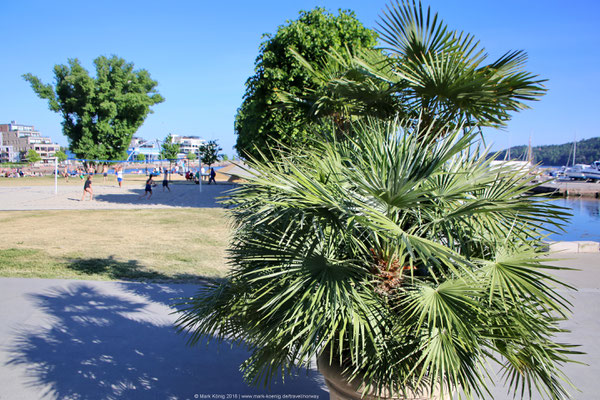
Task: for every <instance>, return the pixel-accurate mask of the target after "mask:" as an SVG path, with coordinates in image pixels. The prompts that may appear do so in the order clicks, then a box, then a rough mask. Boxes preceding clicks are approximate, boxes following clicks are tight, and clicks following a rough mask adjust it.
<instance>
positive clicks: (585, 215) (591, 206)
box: [549, 199, 600, 242]
mask: <svg viewBox="0 0 600 400" xmlns="http://www.w3.org/2000/svg"><path fill="white" fill-rule="evenodd" d="M552 203H554V204H556V205H559V206H563V207H568V208H570V209H571V210H572V211H571V213H572V214H573V217H571V222H570V223H569V225H567V226H566V227H565V230H566V232H564V233H561V234H557V235H551V236H550V237H549V239H550V240H564V241H576V240H593V241H595V242H600V201H599V200H594V199H556V200H552Z"/></svg>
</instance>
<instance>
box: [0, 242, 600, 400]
mask: <svg viewBox="0 0 600 400" xmlns="http://www.w3.org/2000/svg"><path fill="white" fill-rule="evenodd" d="M556 257H557V258H559V261H557V262H555V263H556V264H557V265H562V266H567V267H574V268H578V269H580V270H581V271H558V272H557V273H556V275H557V276H558V277H559V279H561V280H563V281H564V282H566V283H569V284H571V285H574V286H576V287H577V288H578V291H577V292H564V293H565V294H566V295H567V296H568V298H569V299H570V300H571V301H572V303H573V316H572V318H571V319H570V320H569V321H567V322H566V323H565V324H564V326H565V327H566V328H569V329H571V330H572V333H570V334H568V335H565V337H564V338H563V339H564V341H566V342H569V343H576V344H580V345H581V348H580V350H581V351H584V352H586V353H587V354H585V355H582V356H580V357H577V360H578V361H581V362H583V363H586V364H588V366H585V365H576V364H570V365H567V366H566V368H565V371H566V373H567V375H568V376H569V377H570V378H571V379H572V380H573V382H574V383H575V385H576V386H578V387H579V389H580V390H581V392H573V399H578V400H590V399H597V398H600V379H598V377H599V376H600V344H599V341H598V338H599V332H600V307H599V305H600V254H598V253H578V254H561V255H558V256H556ZM196 288H197V286H195V285H184V284H146V283H129V282H127V283H125V282H97V281H68V280H42V279H16V278H2V279H0V310H1V311H0V399H41V398H48V399H196V398H205V399H206V398H219V399H241V398H242V396H246V395H251V394H254V395H256V397H254V398H269V397H267V396H268V395H274V397H271V398H278V399H284V398H287V399H309V398H313V399H316V398H319V399H327V398H328V394H327V389H326V387H325V386H324V383H323V380H322V378H321V376H320V375H319V374H318V373H317V372H316V371H315V370H314V369H311V370H310V371H309V372H308V374H306V373H304V372H302V373H301V374H300V375H299V376H297V377H296V378H295V379H292V380H286V382H285V384H282V383H281V382H278V383H276V384H274V385H273V386H272V387H271V390H270V391H268V390H266V389H254V388H249V387H248V386H246V385H245V384H244V383H243V381H242V376H241V373H240V372H239V370H238V368H239V365H240V364H241V363H242V362H243V360H244V359H245V357H246V356H247V353H246V351H245V350H244V349H242V348H239V347H233V348H232V347H230V346H229V345H228V344H222V345H220V346H217V345H216V344H215V343H211V344H210V345H209V346H201V347H194V348H189V347H187V346H186V344H185V341H186V338H185V337H184V336H182V335H179V334H177V333H176V332H175V330H174V328H173V325H172V324H173V321H174V320H175V316H174V315H172V314H171V312H172V309H171V308H170V307H169V305H170V304H173V303H174V302H176V300H174V299H175V298H179V297H187V296H191V295H193V294H194V292H195V290H196ZM492 392H493V394H494V395H495V398H496V399H509V398H512V396H511V395H508V394H507V393H506V390H505V389H503V388H502V386H501V385H498V386H497V387H495V388H493V389H492ZM284 395H289V396H288V397H285V396H284ZM236 396H237V397H236ZM532 398H533V399H541V396H539V395H536V394H534V396H533V397H532Z"/></svg>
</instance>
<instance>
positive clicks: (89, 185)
mask: <svg viewBox="0 0 600 400" xmlns="http://www.w3.org/2000/svg"><path fill="white" fill-rule="evenodd" d="M86 193H89V194H90V201H91V200H93V199H94V191H93V190H92V175H88V177H87V179H86V181H85V183H84V185H83V196H81V201H83V200H85V194H86Z"/></svg>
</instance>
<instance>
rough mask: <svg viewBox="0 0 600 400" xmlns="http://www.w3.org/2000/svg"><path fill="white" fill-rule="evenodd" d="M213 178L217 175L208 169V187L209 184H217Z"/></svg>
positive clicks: (212, 169) (213, 170)
mask: <svg viewBox="0 0 600 400" xmlns="http://www.w3.org/2000/svg"><path fill="white" fill-rule="evenodd" d="M215 176H217V173H216V172H215V169H214V168H211V169H210V179H209V180H208V184H209V185H210V183H211V182H214V183H215V185H216V184H217V181H216V180H215Z"/></svg>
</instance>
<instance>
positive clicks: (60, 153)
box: [54, 148, 69, 163]
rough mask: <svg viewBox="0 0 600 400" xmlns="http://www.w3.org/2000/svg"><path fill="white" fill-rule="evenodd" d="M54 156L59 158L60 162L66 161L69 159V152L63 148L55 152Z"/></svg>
mask: <svg viewBox="0 0 600 400" xmlns="http://www.w3.org/2000/svg"><path fill="white" fill-rule="evenodd" d="M54 156H55V157H56V158H58V162H59V163H62V162H65V161H66V160H67V158H69V157H68V156H67V153H65V152H64V150H63V149H62V148H61V149H60V150H58V151H57V152H56V153H54Z"/></svg>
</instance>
